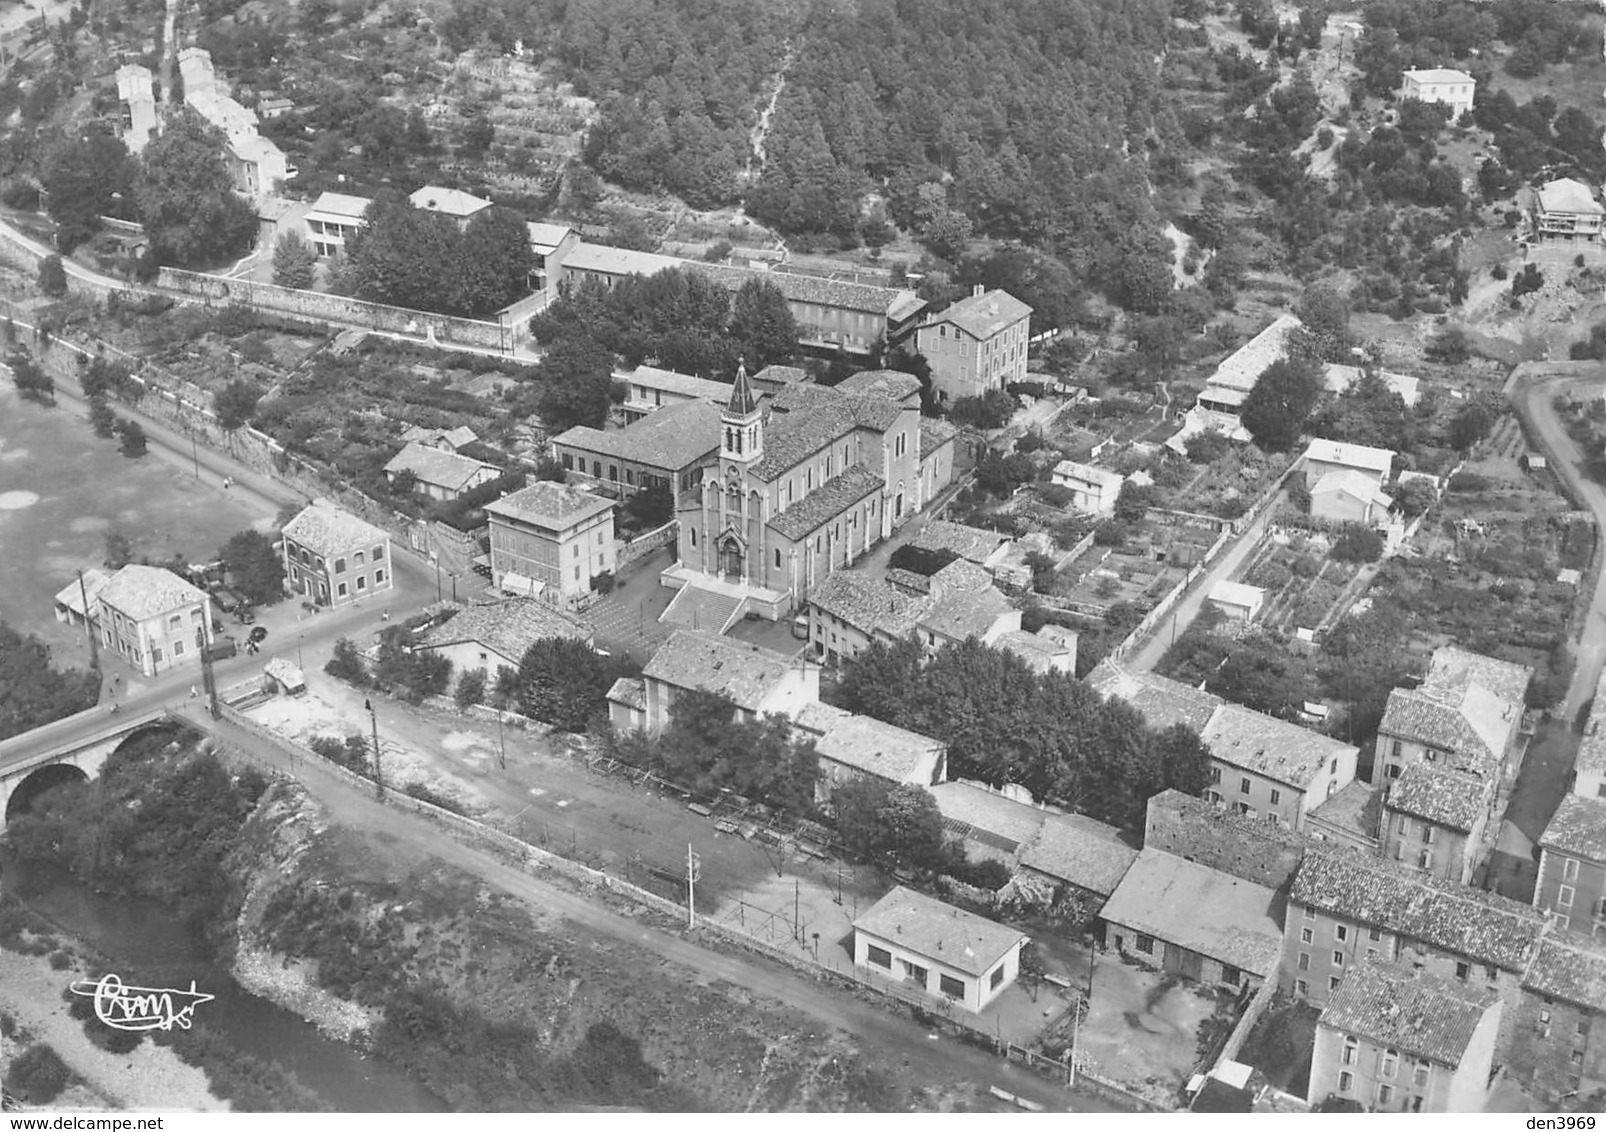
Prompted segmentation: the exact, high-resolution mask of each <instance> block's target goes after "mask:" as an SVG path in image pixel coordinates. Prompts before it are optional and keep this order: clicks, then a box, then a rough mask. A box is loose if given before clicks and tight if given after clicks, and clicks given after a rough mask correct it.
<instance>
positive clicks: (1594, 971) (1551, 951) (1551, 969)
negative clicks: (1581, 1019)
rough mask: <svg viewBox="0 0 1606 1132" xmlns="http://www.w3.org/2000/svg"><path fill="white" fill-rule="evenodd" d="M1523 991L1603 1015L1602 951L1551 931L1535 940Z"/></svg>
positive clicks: (1605, 962)
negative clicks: (1535, 944) (1536, 943)
mask: <svg viewBox="0 0 1606 1132" xmlns="http://www.w3.org/2000/svg"><path fill="white" fill-rule="evenodd" d="M1522 985H1523V988H1524V989H1526V990H1530V991H1534V992H1536V993H1538V994H1542V995H1549V996H1550V997H1551V998H1559V999H1562V1000H1564V1001H1566V1002H1571V1003H1574V1004H1575V1005H1578V1006H1582V1007H1585V1008H1586V1009H1589V1010H1594V1011H1598V1012H1602V1013H1606V948H1602V947H1601V946H1600V945H1599V944H1598V943H1597V942H1596V941H1595V940H1593V939H1589V938H1585V937H1581V936H1574V935H1572V934H1570V933H1559V932H1556V931H1554V930H1552V931H1551V932H1549V933H1548V934H1546V936H1545V938H1544V939H1542V940H1540V941H1539V948H1538V950H1536V951H1535V952H1534V958H1533V962H1532V963H1530V964H1528V970H1527V972H1526V973H1525V974H1524V976H1523V980H1522Z"/></svg>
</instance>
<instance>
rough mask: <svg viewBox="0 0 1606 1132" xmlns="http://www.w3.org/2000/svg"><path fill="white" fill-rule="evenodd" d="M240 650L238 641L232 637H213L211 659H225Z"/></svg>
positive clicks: (235, 654)
mask: <svg viewBox="0 0 1606 1132" xmlns="http://www.w3.org/2000/svg"><path fill="white" fill-rule="evenodd" d="M239 652H240V642H239V641H236V640H235V639H234V638H233V637H214V638H213V639H212V659H213V660H227V659H228V658H229V657H231V656H237V655H238V654H239Z"/></svg>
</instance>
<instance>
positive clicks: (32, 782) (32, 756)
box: [0, 708, 180, 828]
mask: <svg viewBox="0 0 1606 1132" xmlns="http://www.w3.org/2000/svg"><path fill="white" fill-rule="evenodd" d="M178 726H180V725H179V724H178V723H177V722H176V721H175V720H174V719H173V718H172V716H171V715H169V714H168V713H167V711H166V710H165V709H161V708H156V709H152V710H150V711H145V712H129V713H128V714H126V715H125V714H122V713H118V714H116V715H111V714H108V713H107V712H106V710H105V709H104V708H91V709H90V710H89V711H88V712H81V713H80V714H79V715H76V716H73V717H71V718H70V719H67V720H61V721H59V722H58V723H56V724H52V725H50V726H49V727H46V728H40V729H38V730H37V731H30V732H27V733H26V734H23V735H18V736H16V737H14V738H12V739H8V740H6V741H5V742H4V743H0V828H4V824H3V823H7V822H10V820H11V819H12V818H13V817H15V816H16V815H17V814H20V813H25V812H27V811H28V810H29V809H30V808H31V807H32V806H33V803H34V801H35V799H37V798H38V797H39V796H40V795H41V794H43V793H44V792H45V791H46V790H49V789H50V788H51V787H53V786H60V785H62V784H63V783H67V782H83V781H86V780H88V779H90V778H92V777H94V776H95V775H96V774H98V773H100V768H101V767H102V766H103V765H105V762H106V756H107V755H109V754H111V753H112V752H113V751H115V750H116V749H117V748H118V747H120V746H121V745H122V744H123V743H125V742H127V741H128V740H129V739H131V738H133V737H134V736H135V735H137V734H140V733H143V732H147V731H154V730H162V729H172V728H177V727H178ZM58 730H60V731H61V733H60V734H54V733H55V732H57V731H58ZM47 733H48V734H47Z"/></svg>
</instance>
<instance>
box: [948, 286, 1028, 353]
mask: <svg viewBox="0 0 1606 1132" xmlns="http://www.w3.org/2000/svg"><path fill="white" fill-rule="evenodd" d="M1031 314H1032V308H1031V307H1029V306H1027V305H1026V304H1025V303H1023V302H1021V301H1020V300H1019V299H1017V298H1016V297H1015V296H1014V295H1011V294H1010V293H1009V292H1008V291H997V290H994V291H984V292H982V293H981V294H980V295H967V296H966V297H965V298H963V299H960V300H959V301H958V302H957V303H954V304H953V305H952V306H949V307H947V308H946V309H944V310H943V311H941V312H940V313H938V314H936V315H933V316H932V317H931V319H930V320H929V322H928V323H927V325H930V326H935V325H936V324H937V323H939V322H948V323H952V324H953V325H955V326H957V327H959V328H960V329H961V330H963V331H964V332H965V333H966V334H969V335H970V336H971V337H972V338H979V339H981V340H982V341H983V342H985V341H986V340H987V339H989V338H991V337H992V336H993V335H995V334H997V333H998V332H999V331H1001V330H1004V329H1006V328H1008V327H1011V326H1013V325H1015V323H1017V322H1019V321H1020V320H1021V319H1023V318H1030V317H1031Z"/></svg>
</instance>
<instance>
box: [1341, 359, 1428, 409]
mask: <svg viewBox="0 0 1606 1132" xmlns="http://www.w3.org/2000/svg"><path fill="white" fill-rule="evenodd" d="M1323 373H1324V375H1325V387H1326V389H1327V392H1329V393H1337V394H1344V393H1348V392H1349V391H1350V390H1352V389H1354V388H1355V385H1356V383H1358V382H1359V381H1360V380H1361V378H1363V377H1365V376H1366V370H1364V369H1362V368H1361V367H1360V366H1347V365H1343V364H1341V363H1339V362H1330V363H1328V365H1327V367H1326V369H1325V370H1324V371H1323ZM1375 376H1376V377H1377V379H1378V380H1379V381H1381V382H1382V383H1383V385H1384V387H1385V388H1387V389H1388V391H1389V392H1390V393H1394V394H1397V395H1398V396H1399V398H1400V400H1401V401H1404V402H1405V407H1406V408H1407V409H1414V408H1415V407H1416V403H1417V401H1418V399H1420V397H1421V395H1422V394H1421V382H1420V381H1419V380H1418V379H1417V378H1414V377H1407V376H1406V375H1405V374H1403V373H1391V372H1390V371H1388V370H1386V369H1385V370H1376V371H1375Z"/></svg>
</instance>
